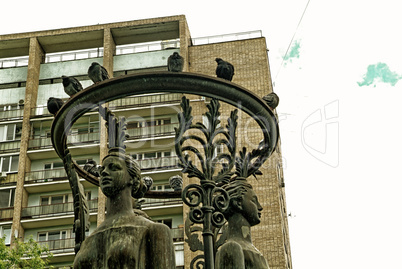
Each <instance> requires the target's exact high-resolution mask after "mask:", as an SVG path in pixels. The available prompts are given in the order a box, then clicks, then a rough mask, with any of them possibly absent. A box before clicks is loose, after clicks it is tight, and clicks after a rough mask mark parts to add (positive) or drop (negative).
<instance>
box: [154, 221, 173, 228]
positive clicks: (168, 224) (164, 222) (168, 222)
mask: <svg viewBox="0 0 402 269" xmlns="http://www.w3.org/2000/svg"><path fill="white" fill-rule="evenodd" d="M156 222H159V223H163V224H165V225H166V226H168V227H169V228H170V229H172V219H160V220H156Z"/></svg>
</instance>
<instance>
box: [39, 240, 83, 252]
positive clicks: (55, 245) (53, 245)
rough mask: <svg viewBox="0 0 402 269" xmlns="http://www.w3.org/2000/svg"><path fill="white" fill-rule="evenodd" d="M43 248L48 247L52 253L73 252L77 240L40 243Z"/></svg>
mask: <svg viewBox="0 0 402 269" xmlns="http://www.w3.org/2000/svg"><path fill="white" fill-rule="evenodd" d="M38 244H39V245H41V246H47V247H48V248H49V250H50V251H51V252H73V251H74V246H75V238H67V239H59V240H49V241H38Z"/></svg>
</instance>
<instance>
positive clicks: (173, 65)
mask: <svg viewBox="0 0 402 269" xmlns="http://www.w3.org/2000/svg"><path fill="white" fill-rule="evenodd" d="M183 64H184V58H183V57H181V56H180V54H179V53H178V52H173V54H172V55H170V56H169V58H168V62H167V66H168V71H171V72H181V71H183Z"/></svg>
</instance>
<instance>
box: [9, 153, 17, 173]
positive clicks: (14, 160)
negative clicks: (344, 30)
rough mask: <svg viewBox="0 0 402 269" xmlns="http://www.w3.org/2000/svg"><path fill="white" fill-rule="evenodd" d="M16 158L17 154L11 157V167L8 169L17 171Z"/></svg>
mask: <svg viewBox="0 0 402 269" xmlns="http://www.w3.org/2000/svg"><path fill="white" fill-rule="evenodd" d="M18 159H19V156H13V157H11V169H10V171H18Z"/></svg>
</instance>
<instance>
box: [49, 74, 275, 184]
mask: <svg viewBox="0 0 402 269" xmlns="http://www.w3.org/2000/svg"><path fill="white" fill-rule="evenodd" d="M160 92H167V93H184V94H195V95H201V96H206V97H211V98H216V99H218V100H220V101H223V102H225V103H228V104H231V105H233V106H236V107H238V108H240V109H241V110H242V111H244V112H246V113H247V114H249V115H250V116H251V117H253V118H254V120H255V121H256V122H257V123H258V125H259V126H260V128H261V130H262V131H263V136H264V142H265V143H266V144H267V145H268V149H269V150H268V154H267V155H268V156H269V155H271V153H272V152H273V151H274V150H275V147H276V145H277V141H278V137H279V130H278V124H277V121H276V118H275V116H274V114H273V112H272V111H271V110H270V108H269V107H268V106H267V105H266V103H265V102H264V101H263V100H262V99H261V98H260V97H259V96H257V95H256V94H254V93H252V92H250V91H249V90H247V89H245V88H243V87H241V86H239V85H237V84H235V83H232V82H229V81H227V80H223V79H220V78H214V77H211V76H207V75H201V74H195V73H188V72H186V73H175V72H152V73H142V74H133V75H126V76H121V77H117V78H112V79H109V80H106V81H103V82H101V83H98V84H94V85H92V86H90V87H88V88H86V89H84V90H83V91H81V92H79V93H77V94H76V95H74V96H73V97H72V98H71V99H69V100H68V101H67V102H66V103H65V104H64V105H63V107H62V108H61V109H60V110H59V111H58V113H57V114H56V116H55V118H54V120H53V123H52V130H51V134H52V136H51V139H52V143H53V147H54V149H55V150H56V153H57V154H58V155H59V157H60V158H61V159H64V157H65V156H66V152H65V149H67V134H68V133H69V131H70V129H71V127H72V126H73V124H74V123H75V122H76V121H77V120H78V119H79V118H80V117H81V116H83V115H84V114H85V113H86V112H89V111H91V110H92V109H94V108H95V107H97V106H99V104H103V103H105V102H109V101H113V100H115V99H119V98H123V97H126V96H132V95H139V94H147V93H160ZM73 163H74V166H75V169H76V171H77V173H78V174H79V175H80V176H81V177H83V178H85V179H86V180H88V181H89V182H91V183H93V184H95V185H99V182H98V179H97V178H96V177H94V176H92V175H91V174H89V173H87V172H85V171H84V170H83V169H82V168H81V167H79V166H78V165H77V164H76V163H75V162H73Z"/></svg>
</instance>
